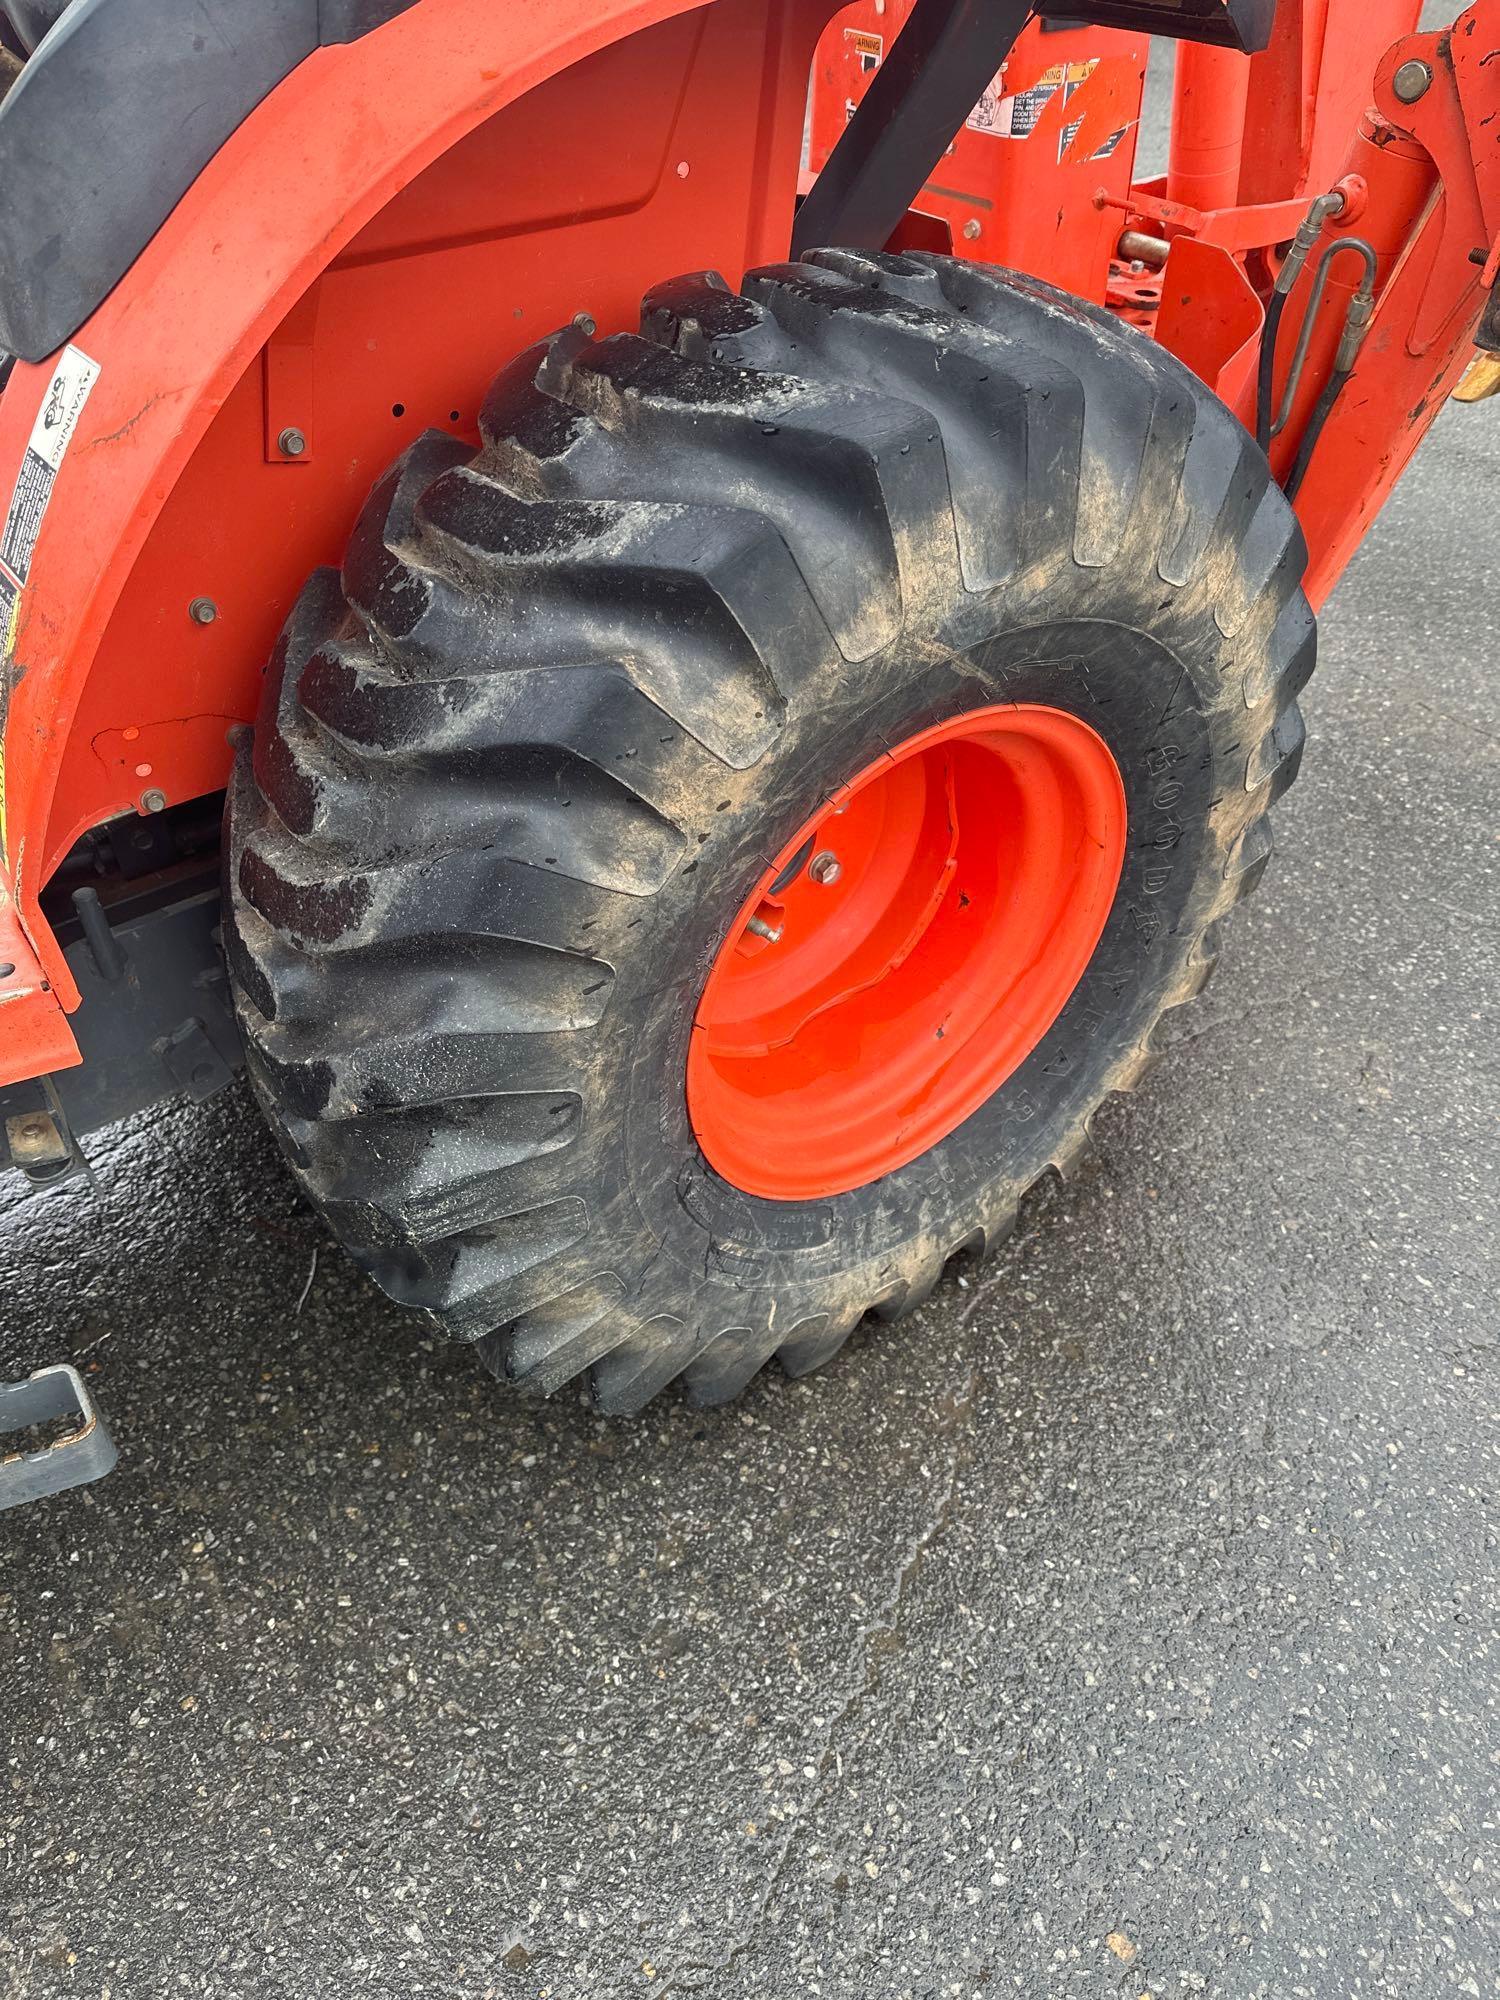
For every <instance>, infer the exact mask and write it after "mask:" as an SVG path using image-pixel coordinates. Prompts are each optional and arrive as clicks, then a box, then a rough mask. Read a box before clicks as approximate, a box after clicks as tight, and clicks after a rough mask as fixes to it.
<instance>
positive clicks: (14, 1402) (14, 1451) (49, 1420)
mask: <svg viewBox="0 0 1500 2000" xmlns="http://www.w3.org/2000/svg"><path fill="white" fill-rule="evenodd" d="M60 1425H61V1426H65V1427H66V1428H64V1429H63V1430H62V1431H61V1434H60V1435H58V1436H56V1437H51V1438H49V1437H48V1436H47V1433H48V1432H49V1431H52V1430H54V1429H56V1428H57V1427H58V1426H60ZM27 1433H31V1434H33V1435H34V1436H40V1438H41V1440H42V1441H41V1442H40V1443H32V1444H30V1445H21V1446H19V1448H17V1440H18V1439H20V1438H24V1437H25V1435H26V1434H27ZM116 1456H117V1454H116V1451H115V1446H114V1440H113V1439H112V1438H111V1437H110V1434H109V1432H108V1431H107V1430H106V1429H105V1427H104V1421H103V1419H102V1418H101V1417H100V1415H99V1412H98V1411H97V1410H96V1409H95V1407H94V1404H93V1400H92V1398H91V1397H90V1395H89V1392H88V1390H87V1389H86V1388H85V1387H84V1386H83V1378H82V1376H81V1375H80V1374H79V1373H78V1370H77V1369H76V1368H73V1367H70V1366H69V1365H68V1364H67V1363H66V1362H61V1363H59V1364H58V1365H57V1366H55V1367H52V1368H39V1369H38V1370H37V1371H36V1373H35V1374H34V1375H32V1376H31V1377H29V1379H28V1380H26V1381H25V1382H0V1512H3V1511H4V1510H5V1508H7V1507H20V1506H23V1505H24V1504H25V1503H26V1502H27V1501H28V1500H45V1499H47V1498H48V1497H49V1495H51V1494H53V1493H66V1492H67V1490H68V1488H69V1487H70V1486H86V1485H87V1484H88V1483H89V1481H90V1480H92V1479H102V1478H103V1477H104V1475H105V1473H106V1472H110V1471H112V1470H113V1469H114V1464H115V1459H116Z"/></svg>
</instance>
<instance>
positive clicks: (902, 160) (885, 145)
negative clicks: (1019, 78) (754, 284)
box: [792, 0, 1031, 257]
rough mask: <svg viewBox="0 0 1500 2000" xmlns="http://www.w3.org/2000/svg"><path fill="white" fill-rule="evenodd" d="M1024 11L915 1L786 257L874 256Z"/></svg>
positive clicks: (1019, 4)
mask: <svg viewBox="0 0 1500 2000" xmlns="http://www.w3.org/2000/svg"><path fill="white" fill-rule="evenodd" d="M1030 14H1031V0H917V4H916V6H915V7H914V8H913V9H912V12H911V14H910V16H909V18H908V20H907V23H906V26H905V27H904V28H903V29H902V30H901V32H900V34H899V35H898V36H897V37H896V39H895V41H894V43H893V44H892V45H891V51H890V54H889V55H888V56H887V57H886V59H885V61H884V62H883V63H882V64H881V65H880V68H879V69H878V70H876V72H875V75H874V77H873V78H872V79H871V82H870V88H869V89H868V90H867V91H866V92H865V95H864V96H863V98H862V99H861V100H860V103H859V108H858V109H857V110H856V111H855V113H854V116H853V117H852V118H851V119H850V120H849V123H848V125H847V126H846V127H845V128H844V132H843V136H842V137H841V138H840V140H839V142H838V144H837V145H836V146H835V147H834V149H833V151H832V153H831V154H830V155H829V157H828V162H827V164H826V165H825V166H824V168H823V171H822V172H821V173H820V174H819V175H818V178H817V180H816V181H815V182H814V183H813V186H812V190H811V192H810V193H809V194H808V196H807V199H806V200H805V201H804V202H803V204H802V206H801V208H800V209H799V210H798V211H797V220H796V224H795V226H794V228H793V231H792V255H793V256H794V257H800V256H801V254H802V252H803V251H804V250H815V249H817V248H818V247H819V246H820V245H822V244H825V243H837V244H842V245H847V246H848V247H850V248H851V249H856V250H882V249H884V247H885V245H886V243H887V242H888V240H889V239H890V236H891V234H892V232H893V231H894V230H895V228H896V225H897V224H898V223H899V222H900V221H901V219H902V217H903V216H904V215H905V214H906V211H907V210H908V209H909V208H910V207H911V205H912V203H913V202H914V201H915V200H916V198H917V196H918V194H920V192H921V190H922V186H923V184H924V182H925V181H926V179H927V177H928V175H929V174H930V173H931V172H932V170H933V168H934V167H935V166H936V165H937V163H938V161H939V160H940V159H941V158H942V157H943V154H944V152H945V151H946V149H947V148H948V147H949V146H950V145H951V144H952V142H953V135H954V133H955V132H956V131H957V130H958V129H959V127H960V126H961V125H962V124H963V122H964V120H965V119H966V118H967V117H968V115H969V113H970V112H971V111H972V110H973V109H974V106H975V104H976V103H977V102H978V101H979V98H980V96H981V95H982V94H983V91H984V88H985V85H986V84H988V83H989V82H990V81H991V80H992V78H993V77H994V75H995V72H996V71H997V70H998V69H999V67H1000V65H1001V63H1003V62H1004V60H1005V58H1006V57H1007V56H1008V55H1009V54H1010V51H1011V47H1012V45H1013V43H1014V42H1015V39H1016V36H1017V35H1018V34H1019V33H1020V32H1021V30H1022V28H1024V27H1025V25H1026V22H1027V19H1028V18H1029V16H1030Z"/></svg>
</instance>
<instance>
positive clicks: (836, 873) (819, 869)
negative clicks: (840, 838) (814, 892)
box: [807, 847, 844, 889]
mask: <svg viewBox="0 0 1500 2000" xmlns="http://www.w3.org/2000/svg"><path fill="white" fill-rule="evenodd" d="M807 872H808V875H809V876H810V877H811V879H812V880H813V881H814V882H816V883H817V885H818V887H819V888H820V889H830V888H832V886H833V884H834V883H835V882H837V880H838V879H839V877H840V875H842V874H843V872H844V864H843V863H842V862H841V861H840V860H839V858H838V856H837V855H836V854H835V853H834V852H833V850H832V848H828V847H825V848H824V850H823V852H822V853H821V854H815V855H814V856H813V858H812V860H811V861H809V862H808V864H807Z"/></svg>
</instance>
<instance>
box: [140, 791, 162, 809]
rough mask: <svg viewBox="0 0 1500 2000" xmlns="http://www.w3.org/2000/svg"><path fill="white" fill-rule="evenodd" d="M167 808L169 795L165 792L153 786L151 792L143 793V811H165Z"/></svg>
mask: <svg viewBox="0 0 1500 2000" xmlns="http://www.w3.org/2000/svg"><path fill="white" fill-rule="evenodd" d="M166 809H167V795H166V793H165V792H159V791H157V789H156V788H155V786H153V787H152V788H151V790H150V791H149V792H142V793H141V811H142V812H143V813H159V812H165V811H166Z"/></svg>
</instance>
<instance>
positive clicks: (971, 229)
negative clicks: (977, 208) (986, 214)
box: [964, 215, 979, 243]
mask: <svg viewBox="0 0 1500 2000" xmlns="http://www.w3.org/2000/svg"><path fill="white" fill-rule="evenodd" d="M978 234H979V224H978V222H977V221H976V220H975V219H974V217H973V216H972V215H971V216H970V217H969V219H968V221H967V222H966V223H965V224H964V235H965V236H966V237H967V238H968V240H969V241H970V242H971V243H972V242H973V241H974V238H975V237H976V236H977V235H978Z"/></svg>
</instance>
